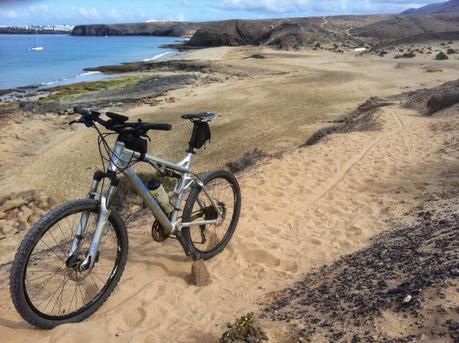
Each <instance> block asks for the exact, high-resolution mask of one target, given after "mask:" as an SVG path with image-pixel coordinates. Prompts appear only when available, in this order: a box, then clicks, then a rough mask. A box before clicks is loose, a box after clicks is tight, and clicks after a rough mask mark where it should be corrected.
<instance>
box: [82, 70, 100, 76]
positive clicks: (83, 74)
mask: <svg viewBox="0 0 459 343" xmlns="http://www.w3.org/2000/svg"><path fill="white" fill-rule="evenodd" d="M93 74H101V72H100V71H86V72H84V73H81V74H78V75H77V76H76V77H85V76H89V75H93Z"/></svg>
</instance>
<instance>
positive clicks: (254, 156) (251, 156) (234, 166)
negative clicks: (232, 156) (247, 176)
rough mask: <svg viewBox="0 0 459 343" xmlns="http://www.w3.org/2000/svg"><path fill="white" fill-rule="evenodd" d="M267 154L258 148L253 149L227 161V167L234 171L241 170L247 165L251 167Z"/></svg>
mask: <svg viewBox="0 0 459 343" xmlns="http://www.w3.org/2000/svg"><path fill="white" fill-rule="evenodd" d="M264 156H266V154H265V153H264V152H263V151H261V150H260V149H258V148H255V149H253V150H252V151H247V152H246V153H245V154H244V155H243V156H242V157H241V158H239V159H237V160H235V161H231V162H228V163H226V167H227V168H228V169H229V170H230V171H231V172H232V173H236V172H240V171H242V170H244V169H246V168H247V167H250V166H252V165H254V164H255V162H256V160H258V159H260V158H262V157H264Z"/></svg>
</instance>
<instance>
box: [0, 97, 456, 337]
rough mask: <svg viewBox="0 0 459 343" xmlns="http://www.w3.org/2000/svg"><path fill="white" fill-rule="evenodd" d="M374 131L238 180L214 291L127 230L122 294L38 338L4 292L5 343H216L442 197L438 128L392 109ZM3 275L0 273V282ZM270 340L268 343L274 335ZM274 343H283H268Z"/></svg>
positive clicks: (305, 151) (163, 248)
mask: <svg viewBox="0 0 459 343" xmlns="http://www.w3.org/2000/svg"><path fill="white" fill-rule="evenodd" d="M376 117H377V120H378V121H379V122H381V124H382V129H381V130H380V131H371V132H352V133H346V134H334V135H331V136H328V137H326V138H325V139H324V140H323V141H321V142H319V143H318V144H316V145H314V146H311V147H306V148H302V149H296V150H293V151H291V152H289V153H286V154H285V155H284V156H283V157H282V158H280V159H271V160H269V161H265V162H264V163H263V164H261V165H259V166H257V167H255V168H253V169H251V170H248V171H246V172H244V173H243V174H242V175H240V176H239V180H240V183H241V189H242V193H243V211H242V215H241V219H240V224H239V226H238V229H237V232H236V235H235V237H234V238H233V240H232V242H231V244H230V245H229V247H228V248H227V249H226V250H225V251H224V252H223V253H222V254H221V255H219V256H218V257H217V258H215V259H214V260H212V261H209V262H208V268H209V270H210V272H211V275H212V279H213V282H212V284H211V285H210V286H207V287H204V288H197V287H194V286H192V285H190V284H189V283H188V277H189V271H190V268H191V262H190V261H189V260H188V259H187V258H185V257H184V256H183V253H182V252H181V250H180V248H179V247H178V245H177V243H176V242H175V241H174V240H167V241H166V242H164V243H161V244H158V243H155V242H153V241H152V240H151V237H150V232H149V231H150V227H151V222H152V220H151V219H150V218H142V219H140V220H139V221H138V222H136V223H133V224H131V226H130V228H129V235H130V255H129V259H128V264H127V267H126V270H125V274H124V276H123V278H122V281H121V283H120V286H119V288H118V290H117V291H116V292H115V293H114V295H113V296H112V297H111V298H110V299H109V300H108V302H107V303H106V304H105V305H104V306H103V307H102V308H101V309H100V310H99V311H98V312H97V313H96V314H95V315H93V316H92V317H91V318H90V319H88V320H86V321H85V322H82V323H79V324H73V325H64V326H61V327H58V328H55V329H54V330H51V331H37V330H34V329H31V328H30V327H29V326H28V325H26V324H25V323H24V322H23V321H22V320H21V319H20V318H19V317H18V316H17V314H16V313H15V311H14V309H13V308H12V305H11V303H10V300H9V295H8V288H7V284H6V282H3V281H2V283H1V289H0V309H1V311H2V314H1V315H0V329H1V332H2V335H3V339H5V340H6V341H7V342H10V341H11V342H23V341H27V340H28V339H30V340H33V341H34V342H57V341H59V342H60V341H66V342H77V343H78V342H87V341H98V340H103V341H105V342H122V341H123V342H124V341H136V342H172V341H173V342H216V341H217V340H218V337H219V335H220V334H221V333H222V332H223V331H224V328H225V324H226V323H227V322H229V321H232V320H233V319H234V318H235V317H236V316H237V315H239V314H241V313H245V312H248V311H253V310H257V309H258V308H259V304H260V303H261V301H263V299H264V296H265V295H266V294H267V293H269V292H273V291H276V290H279V289H281V288H284V287H286V286H288V285H289V284H291V282H292V281H293V280H296V279H297V278H298V277H299V276H300V275H301V274H302V273H304V272H306V271H309V270H311V269H312V268H314V267H317V266H320V265H322V264H324V263H329V262H331V261H333V260H335V259H336V258H337V257H338V256H340V255H342V254H345V253H349V252H352V251H355V250H357V249H359V248H362V247H364V246H366V244H367V243H368V240H369V238H371V237H372V236H373V235H374V234H376V233H378V232H380V231H381V230H384V229H385V228H387V227H388V226H387V224H386V222H385V220H386V219H388V218H393V217H397V216H400V215H402V214H403V213H405V212H406V211H407V209H409V208H411V207H412V206H414V205H416V204H417V200H416V197H417V196H418V195H421V194H422V193H423V192H426V191H429V192H430V191H433V190H437V191H438V190H441V189H442V187H445V184H444V183H443V181H442V178H441V177H440V175H441V173H443V172H444V171H445V169H447V168H450V167H456V168H457V166H458V162H457V160H451V159H447V158H443V155H441V154H439V153H438V151H439V149H440V148H441V147H442V146H443V144H444V143H445V142H446V141H447V140H448V139H452V136H453V135H454V132H449V133H448V132H446V133H444V134H442V135H436V134H434V133H433V132H432V131H431V129H430V125H431V124H432V123H435V122H436V121H439V120H440V119H438V118H425V117H419V116H417V115H416V114H415V113H414V112H412V111H408V110H403V109H400V108H398V107H397V106H390V107H385V108H382V109H380V110H378V111H377V113H376ZM5 277H6V272H5V271H2V280H4V278H5ZM271 335H273V337H276V332H275V330H273V331H272V332H271ZM273 341H275V342H280V341H281V339H280V338H279V337H277V339H276V338H275V339H273Z"/></svg>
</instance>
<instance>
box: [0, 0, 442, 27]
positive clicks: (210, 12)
mask: <svg viewBox="0 0 459 343" xmlns="http://www.w3.org/2000/svg"><path fill="white" fill-rule="evenodd" d="M444 1H446V0H386V1H383V0H322V1H313V0H221V1H218V0H214V1H212V0H200V1H197V0H0V26H2V25H31V24H36V25H44V24H70V25H76V24H90V23H122V22H143V21H146V20H150V19H156V20H186V21H206V20H222V19H233V18H239V19H258V18H279V17H297V16H323V15H338V14H376V13H400V12H402V11H404V10H406V9H408V8H412V7H421V6H424V5H426V4H428V3H434V2H444Z"/></svg>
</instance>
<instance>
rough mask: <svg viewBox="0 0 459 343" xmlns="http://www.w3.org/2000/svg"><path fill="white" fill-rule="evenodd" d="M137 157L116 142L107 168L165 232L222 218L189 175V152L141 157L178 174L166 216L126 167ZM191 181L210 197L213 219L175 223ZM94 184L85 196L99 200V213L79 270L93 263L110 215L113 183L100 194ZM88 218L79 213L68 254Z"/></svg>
mask: <svg viewBox="0 0 459 343" xmlns="http://www.w3.org/2000/svg"><path fill="white" fill-rule="evenodd" d="M140 157H141V154H140V153H138V152H135V151H133V150H130V149H127V148H126V147H125V145H124V143H122V142H119V141H117V142H116V143H115V146H114V148H113V152H112V156H111V158H110V164H109V167H108V171H110V172H115V173H117V172H119V171H121V172H122V173H123V174H124V175H125V176H126V178H127V179H128V181H129V183H130V184H131V186H132V187H133V188H134V190H135V191H136V193H137V194H138V195H139V196H140V197H141V198H142V200H143V201H144V202H145V204H146V205H147V207H148V208H149V209H150V211H151V212H152V213H153V216H154V217H155V218H156V220H157V221H158V222H159V223H160V224H161V226H162V227H163V228H164V229H165V230H166V231H167V233H169V234H176V233H177V231H180V230H181V229H182V228H183V227H191V226H199V225H207V224H218V223H220V222H221V221H222V211H221V209H220V208H219V207H218V205H217V204H216V202H215V200H214V199H212V197H211V196H210V194H209V191H208V189H207V188H206V187H205V185H204V184H203V183H202V182H201V180H200V179H199V178H197V177H196V176H194V175H192V174H191V175H190V173H189V170H190V166H191V158H192V153H190V152H188V153H187V154H186V156H185V158H184V159H183V160H181V161H180V162H177V163H174V162H169V161H166V160H163V159H161V158H159V157H156V156H152V155H150V154H145V156H144V157H143V161H146V162H149V163H150V164H152V165H153V166H154V167H155V169H157V170H159V171H161V170H164V169H169V170H173V171H175V172H177V173H179V174H180V176H181V178H180V179H179V180H178V181H177V183H176V184H175V188H174V193H175V195H176V201H175V204H174V205H175V206H174V210H173V212H172V213H171V214H170V218H169V217H168V215H167V214H166V213H164V211H163V210H162V208H161V206H160V205H159V204H158V202H157V200H156V199H155V198H154V197H153V196H152V195H151V193H150V191H149V190H148V188H147V187H146V186H145V184H144V183H143V182H142V181H141V180H140V178H139V177H138V176H137V174H136V172H135V171H134V169H132V168H131V167H129V163H130V161H132V160H133V159H139V158H140ZM193 183H196V184H197V185H198V186H199V187H201V188H202V190H203V191H204V193H205V194H206V196H207V198H208V199H209V200H210V203H211V205H212V206H213V207H214V208H215V210H216V211H217V219H212V220H197V221H192V222H186V223H183V222H179V221H178V220H177V217H178V212H179V209H180V206H181V204H182V200H183V194H184V193H185V190H186V189H188V188H189V187H190V186H191V185H192V184H193ZM98 187H99V181H96V180H93V182H92V184H91V188H90V191H89V193H88V197H90V198H97V199H99V200H100V212H99V218H98V221H97V227H96V230H95V232H94V235H93V238H92V241H91V245H90V248H89V252H88V254H87V256H86V258H85V260H84V261H83V262H82V263H81V267H80V268H81V269H87V268H91V267H92V266H93V265H94V262H95V260H96V257H97V251H98V248H99V242H100V238H101V237H102V234H103V231H104V229H105V227H106V225H107V223H108V218H109V217H110V213H111V211H110V203H111V200H112V199H113V196H114V195H115V193H116V188H117V187H115V186H113V185H110V187H109V188H108V190H107V191H106V192H105V193H104V194H102V193H98V192H97V190H98ZM198 203H199V205H200V206H202V205H201V203H200V202H199V201H198ZM88 217H89V213H83V214H82V216H81V218H80V222H79V224H78V227H77V230H76V235H75V239H74V241H73V244H72V249H71V252H70V255H69V256H71V255H73V254H75V253H76V252H77V251H78V249H79V245H80V241H81V237H83V235H84V232H85V230H86V226H87V222H88Z"/></svg>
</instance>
